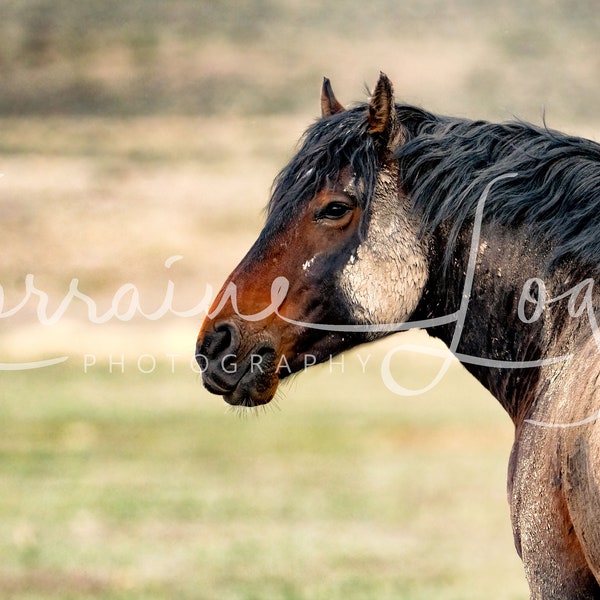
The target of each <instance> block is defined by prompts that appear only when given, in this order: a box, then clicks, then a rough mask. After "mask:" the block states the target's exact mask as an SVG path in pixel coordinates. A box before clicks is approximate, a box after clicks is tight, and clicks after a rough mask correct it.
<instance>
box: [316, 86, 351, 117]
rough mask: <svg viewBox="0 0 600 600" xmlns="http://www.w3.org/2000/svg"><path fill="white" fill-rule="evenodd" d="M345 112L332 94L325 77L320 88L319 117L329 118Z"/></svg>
mask: <svg viewBox="0 0 600 600" xmlns="http://www.w3.org/2000/svg"><path fill="white" fill-rule="evenodd" d="M344 110H346V109H345V108H344V107H343V106H342V105H341V104H340V103H339V102H338V101H337V98H336V97H335V95H334V93H333V89H332V87H331V82H330V81H329V79H327V77H324V78H323V87H322V88H321V117H323V118H325V117H330V116H331V115H337V114H338V113H341V112H344Z"/></svg>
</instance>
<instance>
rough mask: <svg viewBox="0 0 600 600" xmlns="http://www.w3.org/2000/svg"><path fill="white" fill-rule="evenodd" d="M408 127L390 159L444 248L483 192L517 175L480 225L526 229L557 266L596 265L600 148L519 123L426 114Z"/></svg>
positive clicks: (599, 260)
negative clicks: (441, 232) (440, 233)
mask: <svg viewBox="0 0 600 600" xmlns="http://www.w3.org/2000/svg"><path fill="white" fill-rule="evenodd" d="M402 110H403V109H402V108H400V107H399V112H400V113H401V112H402ZM409 112H412V111H410V110H409ZM401 120H402V117H401ZM414 125H416V126H414V127H413V128H408V131H409V140H408V141H407V143H405V144H403V145H402V146H401V147H400V148H398V150H397V151H396V153H395V158H397V159H398V161H399V166H400V179H401V181H402V184H403V186H404V189H405V191H406V192H407V193H408V194H409V196H410V197H411V198H412V201H413V203H414V206H415V208H416V209H417V210H419V211H422V213H423V219H424V222H425V224H426V227H427V228H428V229H429V230H434V229H435V228H436V227H438V226H439V225H441V224H442V223H448V224H449V225H450V227H451V235H450V240H449V243H448V246H449V247H450V246H452V245H453V242H454V241H455V239H456V235H458V231H459V229H460V228H461V227H462V225H463V224H464V223H465V222H467V221H469V220H470V219H472V218H473V216H474V214H475V208H476V205H477V203H478V201H479V199H480V197H481V194H482V193H483V191H484V189H485V187H486V186H487V185H488V184H489V183H490V182H491V181H492V180H493V179H494V178H496V177H498V176H500V175H505V174H508V173H518V177H515V178H514V179H505V180H503V181H499V182H498V183H497V184H496V185H495V186H494V188H493V190H492V192H491V193H490V195H489V197H488V199H487V201H486V205H485V208H484V221H488V222H490V221H492V222H496V223H499V224H502V225H504V226H508V227H513V228H516V227H525V228H526V229H527V231H528V232H530V233H531V235H532V236H536V237H538V238H540V239H542V240H544V241H546V242H547V243H548V244H550V250H551V254H552V256H551V258H552V260H553V262H555V263H556V262H561V261H563V260H566V259H569V258H571V257H574V258H577V259H578V260H580V261H583V262H585V263H588V264H591V265H594V266H595V265H598V264H600V235H599V234H600V145H599V144H596V143H594V142H592V141H589V140H586V139H582V138H577V137H572V136H568V135H565V134H563V133H560V132H557V131H551V130H549V129H545V128H540V127H536V126H534V125H530V124H528V123H524V122H520V121H516V122H511V123H505V124H496V123H489V122H485V121H468V120H463V119H454V118H447V117H436V116H434V115H430V114H428V115H427V116H426V117H425V118H424V119H423V120H422V121H421V122H420V123H415V124H414Z"/></svg>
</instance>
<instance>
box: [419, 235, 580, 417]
mask: <svg viewBox="0 0 600 600" xmlns="http://www.w3.org/2000/svg"><path fill="white" fill-rule="evenodd" d="M446 241H447V235H445V233H444V231H443V228H440V231H439V232H438V233H437V234H436V235H434V236H433V238H432V239H431V243H430V265H432V268H431V270H430V277H429V281H428V284H427V288H426V290H425V293H424V294H423V299H422V301H421V304H420V306H419V308H418V309H417V310H418V317H419V318H421V319H423V318H425V319H427V318H435V317H440V316H443V315H448V314H452V313H456V315H457V317H456V320H455V321H454V322H451V323H449V324H447V325H444V326H441V327H437V328H433V329H431V330H429V332H430V333H431V334H432V335H434V336H436V337H439V338H441V339H442V341H444V342H445V343H446V344H447V345H448V346H449V347H450V349H451V350H452V351H453V352H455V353H456V354H457V355H458V356H459V359H461V361H462V362H463V364H464V365H465V367H466V368H467V370H468V371H470V372H471V373H472V374H473V375H475V377H476V378H477V379H478V380H479V381H480V382H481V383H482V384H483V385H484V387H486V388H487V389H488V390H489V391H490V392H491V393H492V394H493V395H494V396H495V397H496V398H497V399H498V400H499V402H500V403H501V404H502V406H503V407H504V408H505V410H506V411H507V412H508V414H509V415H510V416H511V418H512V419H513V421H514V422H515V423H519V422H521V421H522V420H523V419H524V418H527V416H528V415H530V414H531V412H532V410H534V407H535V404H536V402H537V401H538V398H539V396H540V386H541V385H543V383H544V380H545V379H546V378H547V377H548V376H549V372H548V371H549V369H552V368H556V367H554V366H553V367H549V366H544V364H543V363H544V361H546V362H547V361H548V359H551V358H555V357H557V356H562V355H563V354H565V353H569V351H570V348H571V347H572V346H573V345H574V344H575V343H576V340H578V339H579V340H580V338H581V336H582V335H584V333H583V331H584V327H582V325H581V323H580V322H577V323H575V322H573V320H572V319H569V316H568V312H567V311H566V306H565V303H563V304H562V306H560V307H558V306H557V307H554V306H553V307H552V310H548V309H546V310H543V311H542V312H541V314H540V315H539V317H538V318H537V319H535V320H534V321H532V322H531V323H526V322H524V320H523V319H522V318H521V317H520V316H519V310H518V309H519V301H520V300H521V299H522V295H523V293H524V286H525V283H526V281H527V280H528V279H529V278H532V277H538V278H539V279H540V280H543V281H544V282H545V284H546V286H547V289H548V290H552V291H553V294H552V295H553V296H556V295H558V294H560V293H563V292H564V290H565V287H570V285H574V283H576V282H569V281H568V278H566V275H565V273H561V272H554V273H553V274H552V275H548V273H549V269H548V265H549V259H548V253H547V252H546V251H545V249H543V248H540V247H539V245H536V244H535V243H533V242H532V241H531V240H530V239H528V237H527V236H526V235H525V234H524V233H523V232H519V231H508V230H506V229H503V228H500V227H495V226H491V225H485V224H484V225H483V227H482V230H481V236H480V238H479V239H477V240H474V239H473V237H472V228H469V227H467V228H466V229H465V230H464V231H463V232H462V233H461V234H460V235H459V238H458V240H457V243H456V246H455V250H454V253H453V255H452V257H451V258H450V260H449V261H446V260H445V259H444V253H445V248H446ZM474 244H476V246H474ZM472 247H475V248H476V250H477V259H476V262H475V263H474V265H472V266H473V267H474V268H473V269H471V270H470V269H469V256H470V252H471V248H472ZM569 277H571V275H569ZM469 278H470V280H471V285H472V287H471V289H470V293H469V294H468V296H466V299H463V296H464V295H465V291H469V290H468V289H467V288H468V285H469ZM579 281H581V279H580V280H579ZM569 283H570V285H569ZM534 308H535V306H534V305H532V304H528V305H527V311H526V312H527V315H531V313H532V311H533V310H534ZM555 308H558V310H555ZM522 314H523V313H522ZM499 361H502V366H499V365H500V363H499ZM523 361H526V362H535V363H542V364H538V365H537V366H532V367H528V368H518V366H517V363H520V362H523Z"/></svg>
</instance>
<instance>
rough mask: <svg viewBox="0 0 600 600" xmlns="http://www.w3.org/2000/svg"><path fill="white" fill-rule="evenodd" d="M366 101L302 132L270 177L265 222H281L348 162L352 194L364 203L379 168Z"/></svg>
mask: <svg viewBox="0 0 600 600" xmlns="http://www.w3.org/2000/svg"><path fill="white" fill-rule="evenodd" d="M367 125H368V124H367V120H366V105H359V106H356V107H354V108H352V109H350V110H347V111H344V112H343V113H339V114H335V115H332V116H330V117H327V118H324V119H320V120H319V121H317V122H316V123H314V124H313V125H312V126H311V127H309V129H308V130H307V131H306V133H305V134H304V136H303V138H302V141H301V144H300V149H299V150H298V152H297V153H296V155H295V156H294V157H293V158H292V160H291V161H290V162H289V163H288V164H287V165H286V166H285V167H284V168H283V169H282V171H281V172H280V173H279V175H278V176H277V177H276V178H275V181H274V184H273V191H272V195H271V199H270V201H269V204H268V206H267V215H268V222H267V225H269V222H271V224H273V225H275V224H276V225H278V226H282V225H287V224H289V222H290V221H292V220H293V218H294V216H295V215H296V214H297V212H298V210H299V209H301V208H302V207H303V206H304V205H305V204H306V202H307V201H308V200H310V199H311V198H312V197H314V196H315V195H316V194H317V193H318V192H319V190H321V189H323V188H325V187H329V186H331V185H333V184H334V183H335V182H336V180H337V179H338V177H339V175H340V173H341V172H342V171H343V170H344V169H345V168H349V169H350V170H351V172H352V174H353V177H354V180H355V183H356V184H357V185H356V189H357V190H358V191H359V193H358V194H357V200H358V202H359V203H360V205H361V208H362V209H363V210H366V209H367V208H368V206H369V204H370V200H371V196H372V193H373V190H374V188H375V181H376V177H377V171H378V168H379V152H378V149H377V142H376V140H375V139H374V138H373V136H372V135H370V134H369V133H368V130H367Z"/></svg>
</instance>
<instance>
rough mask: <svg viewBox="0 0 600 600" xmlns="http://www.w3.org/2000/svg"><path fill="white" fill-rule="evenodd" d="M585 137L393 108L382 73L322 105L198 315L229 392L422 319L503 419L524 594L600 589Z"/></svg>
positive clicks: (592, 147)
mask: <svg viewBox="0 0 600 600" xmlns="http://www.w3.org/2000/svg"><path fill="white" fill-rule="evenodd" d="M599 189H600V145H598V144H596V143H594V142H593V141H590V140H586V139H583V138H578V137H574V136H570V135H567V134H565V133H561V132H558V131H554V130H550V129H549V128H547V127H546V125H545V123H544V126H543V127H537V126H534V125H531V124H528V123H526V122H522V121H511V122H507V123H492V122H488V121H484V120H467V119H462V118H455V117H449V116H440V115H436V114H433V113H430V112H428V111H426V110H424V109H422V108H419V107H416V106H411V105H407V104H400V103H396V102H395V100H394V92H393V86H392V83H391V81H390V80H389V78H388V77H387V76H386V75H385V74H383V73H382V74H380V77H379V80H378V82H377V84H376V86H375V88H374V90H373V93H372V94H371V95H370V97H369V98H368V100H367V101H366V102H362V103H358V104H355V105H353V106H351V107H349V108H345V107H344V106H343V105H342V104H341V103H340V102H339V101H338V100H337V98H336V97H335V94H334V92H333V89H332V87H331V83H330V82H329V80H328V79H326V78H325V79H324V81H323V86H322V90H321V118H320V119H318V120H317V121H316V122H315V123H314V124H312V125H311V126H310V127H309V128H308V130H307V131H306V133H305V134H304V136H303V139H302V141H301V143H300V145H299V149H298V151H297V153H296V155H295V156H294V157H293V158H292V159H291V161H290V162H289V164H288V165H287V166H285V167H284V168H283V170H282V171H281V172H280V173H279V175H278V176H277V177H276V179H275V182H274V185H273V189H272V194H271V198H270V201H269V203H268V206H267V213H266V223H265V226H264V228H263V230H262V232H261V233H260V235H259V236H258V238H257V240H256V242H255V243H254V245H253V246H252V247H251V248H250V250H249V251H248V253H247V255H246V256H245V258H243V260H242V261H241V262H240V264H239V265H238V266H237V268H235V269H234V271H233V272H232V273H231V275H230V276H229V278H228V279H227V281H226V282H225V283H224V285H223V287H222V288H221V291H220V292H219V293H218V294H217V296H216V298H215V300H214V303H213V305H212V307H211V308H210V310H209V311H208V314H207V317H206V319H205V320H204V322H203V324H202V326H201V329H200V333H199V336H198V340H197V346H196V358H197V360H198V363H199V365H200V367H201V371H202V377H203V382H204V385H205V387H206V388H207V389H208V390H209V391H210V392H212V393H215V394H219V395H222V396H223V397H224V399H225V400H226V401H227V402H228V403H229V404H232V405H236V406H242V407H255V406H259V405H263V404H266V403H268V402H269V401H270V400H271V399H272V398H273V397H274V395H275V393H276V390H277V386H278V384H279V382H280V380H282V379H284V378H286V377H287V376H289V375H291V374H292V373H297V372H300V371H302V370H304V369H305V368H306V366H307V365H312V364H316V363H318V362H322V361H325V360H328V359H330V357H332V356H334V355H336V354H338V353H341V352H343V351H345V350H347V349H349V348H352V347H354V346H357V345H359V344H364V343H369V342H372V341H374V340H376V339H379V338H382V337H384V336H387V335H390V334H392V333H394V332H397V331H400V330H403V329H407V328H409V327H421V328H425V329H426V330H427V331H428V332H429V333H430V334H431V335H432V336H435V337H438V338H440V339H441V340H442V341H444V342H445V343H446V345H447V346H448V348H449V350H450V351H451V352H452V353H454V354H455V355H456V356H457V357H458V359H459V360H461V361H462V362H463V364H464V365H465V367H466V368H467V370H468V371H470V372H471V373H472V374H473V375H474V376H475V377H476V378H477V379H478V380H479V381H480V382H481V383H482V384H483V385H484V386H485V387H486V388H487V389H488V390H489V391H490V392H491V393H492V395H494V396H495V397H496V398H497V399H498V401H499V402H500V404H501V405H502V406H503V407H504V409H505V410H506V412H507V413H508V414H509V415H510V418H511V419H512V421H513V423H514V429H515V439H514V445H513V448H512V451H511V455H510V460H509V467H508V499H509V504H510V515H511V521H512V528H513V534H514V540H515V546H516V549H517V552H518V553H519V555H520V557H521V559H522V562H523V565H524V571H525V576H526V578H527V582H528V585H529V589H530V597H531V598H532V599H551V598H552V599H559V598H560V599H561V600H565V599H575V598H577V599H587V598H590V599H591V598H600V518H599V517H600V423H599V420H600V393H599V392H598V381H599V378H600V354H599V348H600V334H599V332H598V329H597V323H596V318H595V311H594V306H597V305H598V300H599V296H600V293H599V291H598V289H597V288H596V287H594V282H595V278H596V276H597V275H598V272H599V271H600V235H599V232H600V194H599V193H598V190H599Z"/></svg>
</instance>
